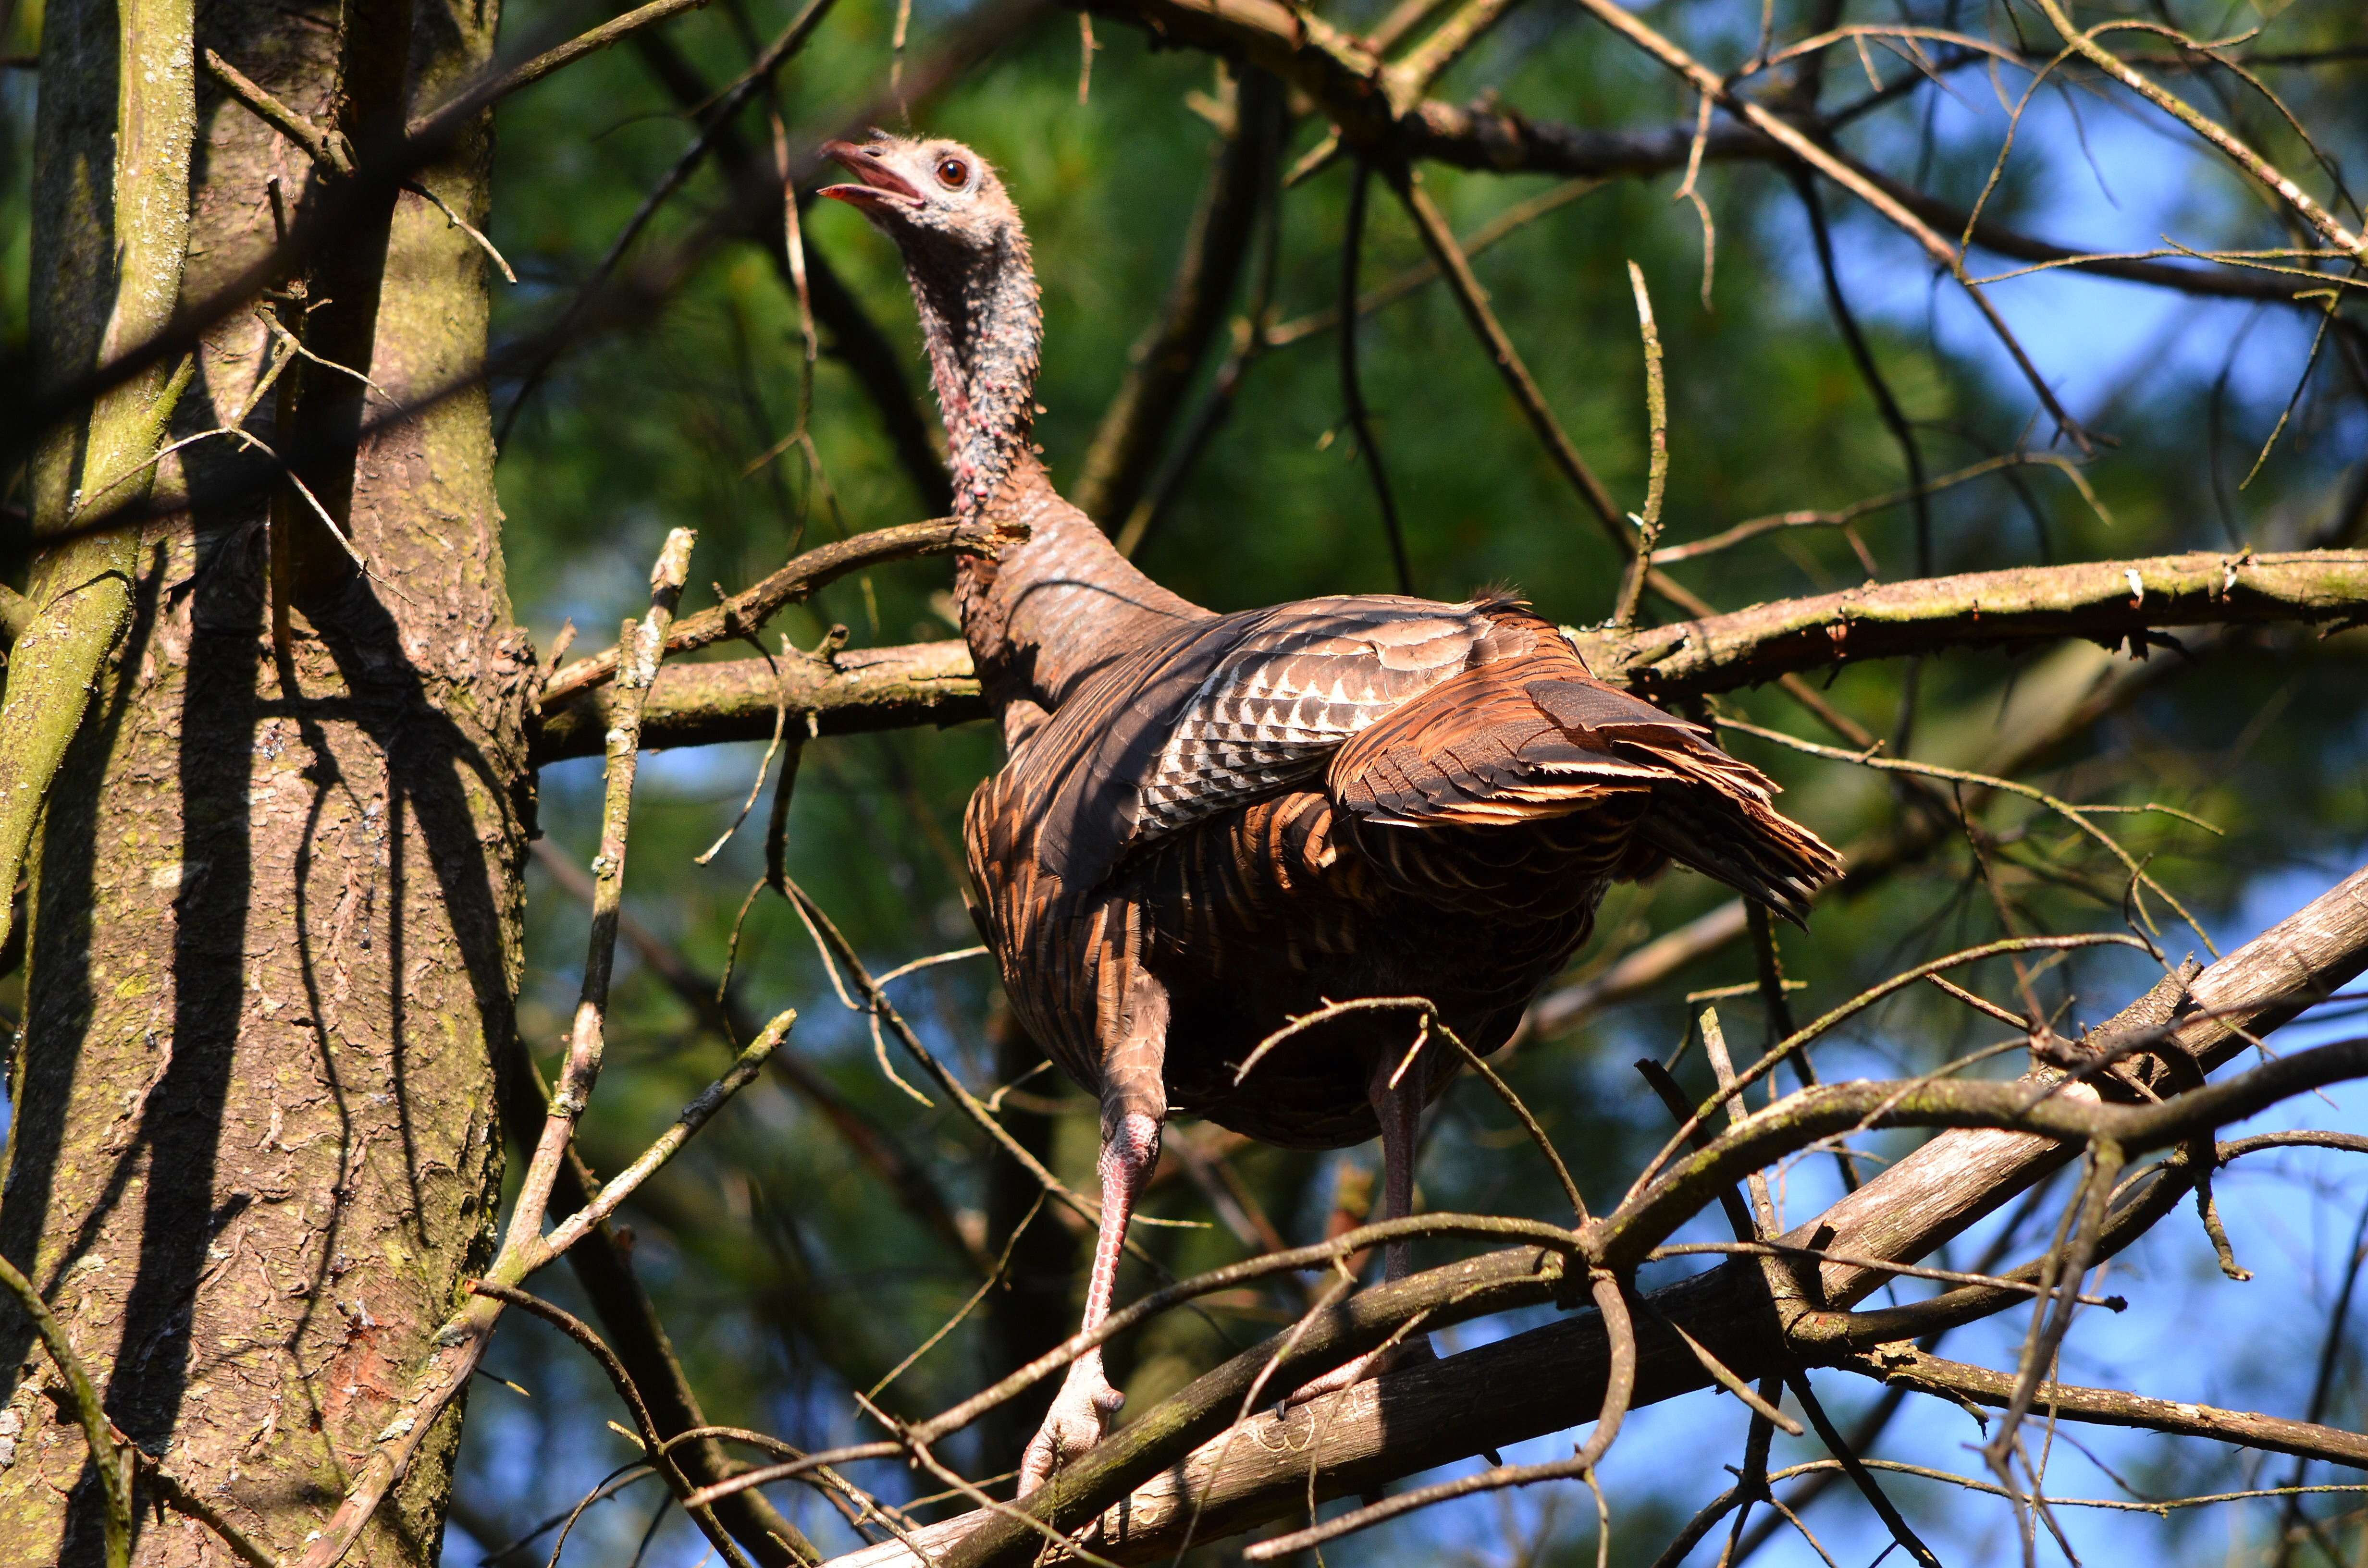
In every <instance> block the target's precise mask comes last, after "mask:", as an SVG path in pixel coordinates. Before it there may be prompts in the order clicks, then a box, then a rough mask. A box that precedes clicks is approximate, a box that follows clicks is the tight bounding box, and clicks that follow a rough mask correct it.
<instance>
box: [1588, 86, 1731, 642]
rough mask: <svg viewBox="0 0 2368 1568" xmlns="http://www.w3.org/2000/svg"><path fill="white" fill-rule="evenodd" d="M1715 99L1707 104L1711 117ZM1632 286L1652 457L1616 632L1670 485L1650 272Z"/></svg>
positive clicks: (1630, 611)
mask: <svg viewBox="0 0 2368 1568" xmlns="http://www.w3.org/2000/svg"><path fill="white" fill-rule="evenodd" d="M1709 107H1710V100H1709V99H1708V98H1704V99H1703V100H1702V108H1703V109H1704V111H1705V113H1707V111H1708V109H1709ZM1628 287H1629V288H1630V289H1631V290H1634V292H1635V295H1636V328H1637V331H1638V332H1639V333H1641V334H1642V335H1643V336H1644V339H1645V424H1646V426H1647V427H1648V428H1649V430H1650V432H1651V437H1650V438H1651V443H1652V445H1651V458H1650V460H1649V467H1648V469H1647V471H1646V474H1645V509H1644V511H1643V512H1641V513H1639V514H1637V516H1636V517H1635V519H1634V521H1635V524H1636V556H1635V559H1634V560H1633V561H1631V562H1629V563H1628V571H1627V574H1626V575H1625V576H1623V577H1622V579H1621V581H1620V602H1619V604H1618V605H1617V606H1616V607H1614V608H1613V609H1612V611H1611V625H1612V627H1613V629H1614V630H1618V629H1620V628H1623V627H1626V626H1628V625H1630V624H1632V623H1633V622H1634V620H1635V619H1636V602H1637V601H1638V600H1639V599H1641V598H1643V597H1645V578H1646V577H1647V576H1649V575H1650V574H1651V573H1652V570H1653V547H1654V546H1655V545H1656V544H1658V543H1659V542H1660V540H1661V493H1662V491H1663V490H1664V489H1665V488H1666V487H1667V486H1668V481H1669V399H1668V391H1667V390H1666V389H1665V388H1664V387H1663V386H1662V384H1661V334H1660V331H1659V329H1658V328H1656V326H1655V325H1654V324H1653V296H1652V295H1651V294H1649V293H1647V292H1646V291H1645V269H1644V268H1643V267H1639V266H1637V265H1636V264H1635V263H1634V261H1631V262H1629V264H1628Z"/></svg>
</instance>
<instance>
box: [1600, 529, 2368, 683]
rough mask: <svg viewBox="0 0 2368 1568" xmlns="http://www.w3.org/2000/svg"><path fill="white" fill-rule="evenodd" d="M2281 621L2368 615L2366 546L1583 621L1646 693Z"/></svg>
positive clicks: (1981, 579)
mask: <svg viewBox="0 0 2368 1568" xmlns="http://www.w3.org/2000/svg"><path fill="white" fill-rule="evenodd" d="M2271 620H2298V621H2305V622H2308V621H2319V622H2328V623H2333V624H2336V625H2339V626H2340V625H2346V624H2352V623H2356V622H2361V621H2368V551H2294V552H2293V553H2291V554H2284V555H2246V554H2240V553H2233V552H2232V553H2222V554H2207V553H2203V552H2197V553H2194V554H2191V555H2158V556H2154V557H2150V558H2148V559H2145V560H2138V561H2114V562H2102V561H2100V562H2089V563H2085V564H2081V565H2075V566H2025V567H2015V568H2010V569H2009V570H2007V571H2003V572H1976V573H1967V574H1964V575H1963V576H1956V577H1933V578H1927V579H1923V580H1919V581H1915V582H1907V583H1893V584H1883V585H1869V586H1866V587H1861V588H1849V589H1845V590H1843V591H1842V592H1839V593H1834V594H1825V595H1821V596H1819V597H1815V598H1800V599H1785V600H1781V601H1779V602H1777V603H1774V604H1768V605H1758V606H1754V607H1753V608H1749V609H1744V610H1736V611H1734V612H1733V613H1731V614H1726V615H1720V616H1714V617H1710V618H1707V619H1700V620H1694V621H1690V622H1680V623H1679V624H1676V625H1671V626H1662V627H1656V628H1654V629H1652V630H1650V631H1639V632H1637V633H1635V634H1634V637H1632V638H1629V639H1625V640H1615V639H1611V638H1608V637H1606V636H1605V635H1604V634H1602V633H1600V632H1590V631H1580V632H1578V633H1577V636H1578V639H1579V644H1580V647H1581V648H1582V650H1583V651H1584V653H1585V654H1586V657H1587V659H1588V664H1589V665H1591V666H1592V667H1593V668H1594V669H1595V672H1596V673H1597V674H1598V675H1599V676H1602V678H1604V679H1606V680H1611V681H1614V682H1620V683H1623V684H1625V685H1627V686H1628V687H1630V688H1631V689H1633V690H1634V691H1635V692H1637V693H1638V694H1639V695H1641V696H1645V697H1651V696H1654V695H1656V694H1661V693H1675V692H1712V691H1726V690H1732V689H1733V688H1735V687H1741V686H1750V685H1756V684H1757V683H1759V682H1761V681H1765V680H1771V679H1774V678H1775V677H1777V676H1782V675H1788V674H1793V673H1796V672H1799V671H1802V670H1810V669H1821V668H1825V667H1827V666H1828V665H1835V664H1839V663H1843V662H1846V661H1849V660H1852V659H1859V658H1893V657H1897V656H1899V655H1901V654H1906V653H1930V652H1932V651H1935V650H1937V649H1941V648H1952V647H1979V646H1983V645H1986V644H1994V643H2011V642H2028V641H2031V640H2032V639H2036V638H2058V637H2085V638H2089V639H2093V640H2095V641H2097V642H2105V643H2108V644H2109V645H2110V644H2112V643H2116V642H2122V641H2123V640H2125V639H2131V638H2137V639H2139V640H2140V641H2141V642H2143V641H2144V638H2145V634H2146V632H2147V631H2151V630H2152V629H2154V628H2157V627H2166V626H2203V625H2235V624H2242V623H2245V622H2258V621H2271Z"/></svg>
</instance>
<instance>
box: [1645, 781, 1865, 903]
mask: <svg viewBox="0 0 2368 1568" xmlns="http://www.w3.org/2000/svg"><path fill="white" fill-rule="evenodd" d="M1640 832H1641V834H1642V835H1643V837H1644V838H1645V840H1646V841H1647V842H1649V843H1651V844H1652V845H1653V846H1654V847H1656V848H1657V849H1659V850H1660V851H1662V852H1663V853H1664V854H1666V855H1668V857H1669V858H1671V859H1672V860H1675V861H1677V862H1678V863H1679V864H1680V865H1684V866H1691V867H1692V868H1693V869H1695V870H1697V871H1700V872H1702V874H1703V875H1704V876H1709V877H1715V878H1717V879H1718V880H1719V881H1722V882H1725V884H1726V885H1727V886H1729V887H1731V888H1733V889H1735V891H1736V892H1739V893H1742V894H1743V895H1744V896H1746V897H1747V898H1756V899H1758V900H1759V902H1760V903H1764V904H1766V905H1767V906H1768V907H1769V908H1770V909H1772V910H1774V911H1775V912H1776V913H1777V914H1779V915H1782V916H1783V917H1784V918H1785V919H1787V920H1790V921H1791V922H1793V924H1794V925H1795V926H1799V925H1803V924H1804V923H1805V921H1806V917H1807V915H1808V913H1809V900H1810V898H1811V897H1812V896H1813V895H1814V894H1815V893H1816V891H1817V889H1819V888H1820V887H1822V886H1824V885H1825V884H1826V883H1827V882H1829V881H1833V880H1834V878H1835V877H1836V876H1838V875H1839V874H1840V871H1841V857H1840V856H1839V855H1837V854H1835V853H1834V852H1833V850H1832V849H1831V848H1829V847H1828V846H1827V845H1826V843H1825V841H1824V840H1822V839H1820V838H1819V837H1818V836H1817V835H1816V834H1814V833H1811V832H1810V831H1809V830H1808V829H1807V828H1804V827H1803V826H1802V825H1801V824H1798V823H1796V822H1794V821H1793V819H1792V818H1790V817H1788V816H1786V815H1784V814H1783V813H1782V812H1779V811H1778V810H1776V809H1775V808H1774V807H1773V806H1771V805H1769V804H1768V803H1767V802H1766V801H1764V800H1754V799H1752V798H1750V797H1749V796H1737V795H1729V794H1725V793H1723V792H1721V791H1718V790H1709V789H1703V788H1701V787H1699V786H1689V785H1685V784H1667V785H1663V786H1662V787H1661V788H1660V789H1658V790H1655V791H1654V799H1653V810H1652V812H1650V813H1649V814H1648V815H1647V816H1646V817H1645V822H1644V824H1643V826H1642V828H1641V829H1640Z"/></svg>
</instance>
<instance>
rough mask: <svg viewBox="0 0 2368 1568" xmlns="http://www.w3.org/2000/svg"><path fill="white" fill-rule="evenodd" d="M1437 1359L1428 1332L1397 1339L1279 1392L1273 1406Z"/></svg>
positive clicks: (1284, 1407)
mask: <svg viewBox="0 0 2368 1568" xmlns="http://www.w3.org/2000/svg"><path fill="white" fill-rule="evenodd" d="M1438 1359H1439V1356H1438V1353H1437V1352H1436V1351H1434V1350H1432V1349H1431V1347H1430V1335H1427V1334H1417V1335H1415V1336H1414V1337H1413V1338H1411V1339H1406V1340H1401V1341H1399V1342H1398V1343H1397V1344H1395V1345H1393V1346H1390V1347H1389V1348H1388V1349H1386V1350H1369V1351H1367V1352H1366V1353H1365V1354H1364V1355H1362V1356H1360V1357H1358V1358H1356V1359H1355V1360H1353V1361H1347V1362H1343V1363H1342V1364H1341V1365H1339V1366H1338V1367H1335V1368H1333V1369H1331V1370H1330V1371H1328V1372H1326V1373H1325V1374H1324V1375H1323V1376H1322V1377H1320V1378H1317V1379H1315V1381H1313V1382H1306V1383H1302V1384H1300V1385H1299V1387H1298V1388H1296V1389H1293V1390H1292V1392H1290V1393H1288V1394H1286V1395H1284V1396H1283V1401H1282V1403H1281V1405H1279V1406H1277V1408H1278V1409H1279V1410H1289V1409H1291V1408H1292V1406H1294V1405H1301V1404H1305V1403H1307V1402H1308V1401H1310V1400H1315V1399H1322V1398H1323V1397H1324V1396H1325V1395H1326V1394H1327V1393H1338V1392H1340V1391H1341V1390H1342V1389H1345V1388H1347V1387H1349V1385H1350V1384H1351V1383H1360V1382H1363V1381H1365V1380H1366V1379H1367V1378H1378V1377H1380V1376H1382V1375H1383V1373H1385V1372H1398V1371H1404V1370H1405V1369H1406V1368H1408V1367H1419V1366H1420V1365H1422V1364H1423V1363H1424V1362H1425V1361H1436V1360H1438Z"/></svg>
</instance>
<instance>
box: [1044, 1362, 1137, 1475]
mask: <svg viewBox="0 0 2368 1568" xmlns="http://www.w3.org/2000/svg"><path fill="white" fill-rule="evenodd" d="M1124 1403H1126V1395H1124V1394H1122V1393H1121V1392H1118V1390H1116V1389H1114V1388H1112V1387H1110V1379H1108V1378H1107V1377H1105V1376H1103V1375H1102V1358H1101V1352H1099V1350H1095V1351H1088V1352H1087V1354H1085V1355H1083V1356H1080V1357H1078V1358H1076V1360H1075V1361H1073V1362H1071V1363H1070V1364H1069V1375H1068V1377H1067V1378H1066V1379H1064V1381H1062V1384H1061V1392H1059V1393H1056V1394H1054V1395H1053V1408H1052V1409H1050V1410H1048V1411H1046V1412H1045V1413H1044V1425H1042V1426H1039V1427H1038V1428H1036V1435H1035V1436H1034V1437H1030V1438H1029V1439H1028V1449H1027V1451H1026V1452H1024V1453H1022V1454H1021V1455H1020V1456H1019V1496H1022V1497H1025V1496H1027V1495H1028V1494H1030V1492H1033V1491H1035V1490H1036V1489H1037V1488H1038V1487H1040V1486H1042V1485H1043V1484H1044V1483H1045V1482H1047V1481H1049V1480H1051V1479H1052V1478H1053V1475H1054V1474H1055V1473H1057V1472H1058V1471H1060V1470H1061V1468H1062V1467H1063V1466H1064V1465H1066V1464H1067V1463H1068V1462H1069V1461H1070V1460H1074V1459H1076V1457H1077V1456H1078V1455H1080V1454H1082V1453H1084V1452H1085V1451H1086V1450H1087V1449H1090V1448H1092V1447H1093V1446H1094V1445H1095V1444H1096V1443H1099V1442H1100V1441H1101V1440H1102V1436H1103V1434H1105V1433H1107V1432H1108V1431H1109V1430H1110V1422H1111V1421H1112V1420H1113V1419H1115V1418H1116V1416H1117V1415H1118V1408H1119V1406H1120V1405H1121V1404H1124Z"/></svg>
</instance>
